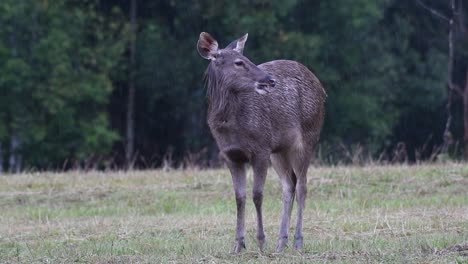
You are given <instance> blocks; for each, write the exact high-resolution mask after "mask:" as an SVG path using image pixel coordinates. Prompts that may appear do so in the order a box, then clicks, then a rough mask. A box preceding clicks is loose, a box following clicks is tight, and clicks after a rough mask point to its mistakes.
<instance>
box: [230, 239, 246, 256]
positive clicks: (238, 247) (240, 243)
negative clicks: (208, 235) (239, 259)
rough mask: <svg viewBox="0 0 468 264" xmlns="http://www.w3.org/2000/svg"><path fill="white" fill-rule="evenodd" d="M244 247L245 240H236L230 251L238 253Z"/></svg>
mask: <svg viewBox="0 0 468 264" xmlns="http://www.w3.org/2000/svg"><path fill="white" fill-rule="evenodd" d="M244 249H245V242H244V241H236V244H235V245H234V249H233V250H232V253H234V254H239V253H241V252H242V250H244Z"/></svg>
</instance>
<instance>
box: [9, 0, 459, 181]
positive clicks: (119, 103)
mask: <svg viewBox="0 0 468 264" xmlns="http://www.w3.org/2000/svg"><path fill="white" fill-rule="evenodd" d="M467 17H468V3H466V2H465V1H464V0H450V1H445V0H444V1H442V0H431V1H430V0H409V1H403V0H353V1H350V0H333V1H320V0H309V1H306V0H282V1H264V0H240V1H226V0H218V1H209V0H198V1H175V0H167V1H137V0H114V1H110V0H54V1H50V0H49V1H47V0H40V1H38V0H24V1H16V0H2V1H1V2H0V171H13V172H15V171H20V170H47V169H53V170H61V169H70V168H89V167H92V168H125V167H136V168H148V167H160V166H194V165H195V166H200V167H206V166H215V165H218V164H219V159H218V151H217V148H216V145H215V144H214V141H213V140H212V138H211V135H210V133H209V130H208V128H207V125H206V107H207V106H206V91H205V88H204V82H203V73H204V71H205V69H206V66H207V62H206V61H205V60H203V59H201V58H200V57H199V55H198V54H197V51H196V42H197V40H198V35H199V34H200V32H202V31H206V32H209V33H210V34H212V35H213V36H214V37H215V38H216V39H217V40H218V41H219V42H220V44H221V46H225V45H227V44H229V43H230V42H231V41H232V40H234V39H236V38H238V37H240V36H242V35H243V34H245V33H247V32H248V33H249V40H248V42H247V44H246V49H245V54H246V56H247V57H249V58H250V59H251V60H252V61H253V62H254V63H256V64H260V63H262V62H265V61H269V60H275V59H292V60H297V61H299V62H301V63H303V64H305V65H306V66H307V67H309V68H310V69H311V70H312V71H313V72H314V73H315V74H316V75H317V76H318V77H319V79H320V80H321V81H322V83H323V84H324V86H325V88H326V90H327V93H328V98H327V102H326V108H327V109H326V110H327V114H326V119H325V127H324V129H323V132H322V137H321V143H320V146H319V148H318V159H317V160H318V162H321V163H324V164H337V163H360V162H365V161H368V160H373V161H379V162H387V163H393V162H420V161H434V160H446V159H463V158H466V157H468V21H467Z"/></svg>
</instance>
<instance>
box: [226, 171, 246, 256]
mask: <svg viewBox="0 0 468 264" xmlns="http://www.w3.org/2000/svg"><path fill="white" fill-rule="evenodd" d="M228 167H229V170H230V171H231V176H232V183H233V185H234V193H235V196H236V205H237V225H236V241H235V245H234V250H233V253H240V252H241V251H242V250H243V249H245V200H246V174H245V165H244V164H239V163H229V164H228Z"/></svg>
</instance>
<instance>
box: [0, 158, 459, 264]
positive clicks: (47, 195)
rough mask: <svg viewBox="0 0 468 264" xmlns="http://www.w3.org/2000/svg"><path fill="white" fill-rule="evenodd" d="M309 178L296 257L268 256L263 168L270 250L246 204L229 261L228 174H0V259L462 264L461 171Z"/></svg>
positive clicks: (323, 171) (275, 216) (271, 181)
mask: <svg viewBox="0 0 468 264" xmlns="http://www.w3.org/2000/svg"><path fill="white" fill-rule="evenodd" d="M308 181H309V184H308V185H309V196H308V199H307V206H306V211H305V219H304V250H303V251H302V252H296V251H295V250H293V249H292V246H291V245H290V247H289V248H288V249H286V250H285V252H283V253H281V254H275V253H273V252H274V247H275V244H276V240H277V237H276V236H277V234H278V230H279V222H280V217H281V187H280V183H279V181H278V177H277V176H276V174H275V173H274V172H273V170H270V171H269V175H268V178H267V184H266V187H265V195H264V217H265V228H266V233H267V240H268V245H267V249H266V251H265V252H259V251H258V249H257V247H256V242H255V214H254V211H255V210H254V206H253V203H252V202H251V199H250V197H251V196H250V197H249V200H248V204H247V219H246V226H247V237H246V244H247V250H246V251H245V252H244V253H242V254H239V255H233V254H231V253H230V251H231V250H232V248H233V245H234V243H233V242H234V228H235V210H236V209H235V208H236V206H235V200H234V195H233V191H232V186H231V178H230V175H229V173H228V171H227V170H225V169H219V170H206V171H204V170H169V171H162V170H154V171H134V172H78V171H74V172H67V173H24V174H20V175H0V263H72V262H78V263H233V262H234V263H236V262H242V263H297V262H299V263H304V262H305V263H310V262H319V263H322V262H337V263H341V262H345V263H355V262H370V263H377V262H380V263H431V262H433V263H468V165H466V164H454V163H448V164H438V165H413V166H406V165H403V166H373V165H369V166H364V167H318V168H316V167H311V168H310V170H309V174H308ZM251 183H252V174H251V172H250V173H249V187H250V189H251V186H252V184H251ZM293 216H295V211H293ZM292 223H293V226H292V227H291V232H293V230H294V229H293V228H294V226H295V217H293V220H292ZM290 242H292V241H290ZM290 244H291V243H290Z"/></svg>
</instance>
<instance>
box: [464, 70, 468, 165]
mask: <svg viewBox="0 0 468 264" xmlns="http://www.w3.org/2000/svg"><path fill="white" fill-rule="evenodd" d="M463 147H464V153H463V154H464V158H465V160H468V69H467V70H466V78H465V89H464V90H463Z"/></svg>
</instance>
